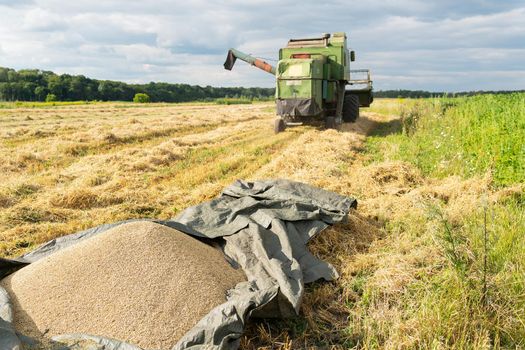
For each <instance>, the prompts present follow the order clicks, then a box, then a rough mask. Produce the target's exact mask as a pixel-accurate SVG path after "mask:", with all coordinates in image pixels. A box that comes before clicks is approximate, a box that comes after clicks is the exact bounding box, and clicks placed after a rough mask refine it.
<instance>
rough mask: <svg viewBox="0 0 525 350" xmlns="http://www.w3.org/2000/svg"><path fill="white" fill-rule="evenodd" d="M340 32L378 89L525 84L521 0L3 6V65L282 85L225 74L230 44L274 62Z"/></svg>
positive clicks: (115, 1)
mask: <svg viewBox="0 0 525 350" xmlns="http://www.w3.org/2000/svg"><path fill="white" fill-rule="evenodd" d="M13 4H16V6H13ZM330 31H346V32H347V33H348V34H349V40H350V46H352V47H353V48H354V49H356V51H357V55H358V62H356V67H357V66H359V67H360V68H365V67H369V68H371V69H372V71H373V72H374V80H375V84H376V88H377V89H385V88H418V89H429V90H468V89H492V88H493V87H494V86H501V88H502V89H503V88H506V89H514V88H516V89H517V88H524V86H525V79H524V77H523V70H522V68H521V67H522V62H523V61H524V60H525V53H524V49H525V48H524V47H523V43H524V42H525V5H524V4H523V2H520V1H512V0H509V1H505V2H500V1H496V0H493V1H488V0H465V1H463V2H457V1H453V0H443V1H441V2H428V1H423V0H386V1H379V0H376V1H368V2H362V1H359V2H357V1H351V2H349V1H346V0H336V1H326V2H319V1H314V0H309V1H303V2H301V4H300V5H298V4H297V2H291V1H282V0H264V1H258V2H246V1H241V0H234V1H228V2H225V1H219V0H214V1H204V0H195V1H188V2H185V3H180V2H173V1H169V0H155V1H150V2H144V1H123V0H106V1H103V2H99V3H97V4H96V6H94V4H93V2H92V1H87V0H77V1H64V0H35V1H34V2H32V1H23V2H17V3H13V2H7V1H5V0H0V43H1V47H0V54H1V55H0V66H8V67H13V68H17V69H20V68H41V69H48V70H54V71H57V72H60V73H70V74H84V75H87V76H91V77H94V78H99V79H118V80H125V81H130V82H131V81H132V82H148V81H169V82H184V83H191V84H201V85H208V84H210V85H216V86H234V85H244V86H272V85H273V84H274V79H273V78H272V77H271V76H269V75H268V74H267V73H265V72H262V71H259V70H257V69H255V68H253V67H249V66H247V65H245V64H243V63H242V62H239V63H238V64H237V65H236V67H235V68H234V70H233V71H231V72H229V71H225V70H223V69H222V63H223V60H224V57H225V55H226V51H227V49H228V48H229V47H237V48H239V49H241V50H244V51H246V52H249V53H252V54H255V55H259V56H261V57H264V58H268V59H275V58H277V54H278V49H279V48H280V47H282V46H283V45H285V44H286V42H287V40H288V39H289V38H290V37H304V36H308V35H319V34H320V33H322V32H330ZM270 63H274V62H272V61H270Z"/></svg>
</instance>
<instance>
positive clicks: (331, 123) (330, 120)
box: [325, 117, 337, 129]
mask: <svg viewBox="0 0 525 350" xmlns="http://www.w3.org/2000/svg"><path fill="white" fill-rule="evenodd" d="M325 123H326V125H325V127H326V128H327V129H337V123H336V121H335V117H326V121H325Z"/></svg>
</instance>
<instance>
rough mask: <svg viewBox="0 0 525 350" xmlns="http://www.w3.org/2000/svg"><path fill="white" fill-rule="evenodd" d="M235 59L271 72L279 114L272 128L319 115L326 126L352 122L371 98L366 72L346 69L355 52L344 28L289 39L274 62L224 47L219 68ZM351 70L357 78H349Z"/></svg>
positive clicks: (277, 129)
mask: <svg viewBox="0 0 525 350" xmlns="http://www.w3.org/2000/svg"><path fill="white" fill-rule="evenodd" d="M237 58H238V59H240V60H243V61H245V62H247V63H249V64H251V65H253V66H255V67H257V68H260V69H262V70H264V71H265V72H268V73H270V74H273V75H275V77H276V80H277V83H276V93H275V95H276V96H275V102H276V105H277V114H278V115H279V117H278V118H277V119H276V120H275V125H274V130H275V132H276V133H278V132H281V131H284V129H285V128H286V126H288V125H302V124H306V123H310V124H312V123H315V122H316V121H320V120H321V121H322V120H324V121H325V125H326V127H327V128H332V129H336V128H338V127H339V126H340V125H341V123H342V122H354V121H355V120H356V119H357V118H358V117H359V107H369V106H370V104H371V103H372V101H373V96H372V81H371V80H370V71H369V70H368V69H360V70H350V61H352V62H353V61H354V60H355V52H354V51H349V50H348V49H347V46H346V34H345V33H334V34H333V35H330V34H323V35H322V37H320V38H311V39H290V41H288V45H287V46H286V47H284V48H282V49H280V50H279V62H278V63H277V67H274V66H272V65H271V64H268V63H266V62H265V61H263V60H261V59H258V58H255V57H253V56H250V55H248V54H245V53H242V52H240V51H238V50H235V49H230V50H229V51H228V56H227V57H226V62H224V68H225V69H228V70H231V69H232V68H233V65H234V64H235V61H236V59H237ZM354 75H357V76H360V77H361V79H352V78H353V76H354ZM347 85H349V86H350V89H347V88H346V87H347Z"/></svg>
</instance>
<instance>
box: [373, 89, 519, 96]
mask: <svg viewBox="0 0 525 350" xmlns="http://www.w3.org/2000/svg"><path fill="white" fill-rule="evenodd" d="M514 92H525V90H518V91H516V90H499V91H487V90H483V91H462V92H444V91H443V92H430V91H423V90H379V91H374V97H378V98H381V97H386V98H398V97H402V98H428V97H443V96H447V97H454V96H474V95H483V94H511V93H514Z"/></svg>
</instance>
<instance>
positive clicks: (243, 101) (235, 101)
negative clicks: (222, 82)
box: [215, 97, 252, 105]
mask: <svg viewBox="0 0 525 350" xmlns="http://www.w3.org/2000/svg"><path fill="white" fill-rule="evenodd" d="M215 103H216V104H218V105H249V104H251V103H252V100H250V99H247V98H229V97H228V98H218V99H216V100H215Z"/></svg>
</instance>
